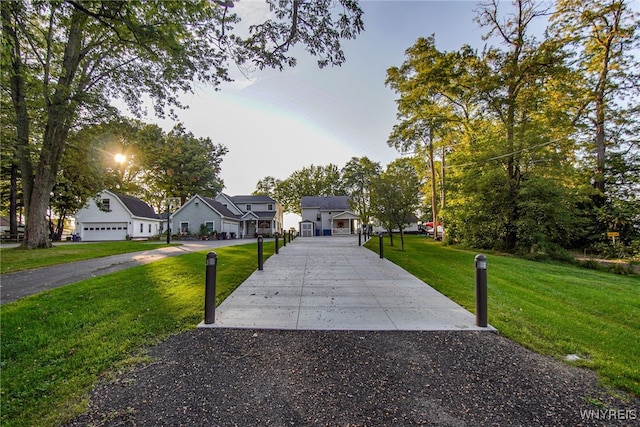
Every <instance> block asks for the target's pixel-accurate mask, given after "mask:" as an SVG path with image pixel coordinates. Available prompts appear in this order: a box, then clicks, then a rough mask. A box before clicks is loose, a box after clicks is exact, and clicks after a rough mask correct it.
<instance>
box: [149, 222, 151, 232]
mask: <svg viewBox="0 0 640 427" xmlns="http://www.w3.org/2000/svg"><path fill="white" fill-rule="evenodd" d="M149 233H151V224H149Z"/></svg>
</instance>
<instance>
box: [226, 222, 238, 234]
mask: <svg viewBox="0 0 640 427" xmlns="http://www.w3.org/2000/svg"><path fill="white" fill-rule="evenodd" d="M222 231H223V232H225V233H227V235H228V236H230V235H231V233H233V236H238V234H239V230H238V223H237V222H233V221H224V220H223V221H222Z"/></svg>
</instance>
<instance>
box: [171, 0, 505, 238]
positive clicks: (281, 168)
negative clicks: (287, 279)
mask: <svg viewBox="0 0 640 427" xmlns="http://www.w3.org/2000/svg"><path fill="white" fill-rule="evenodd" d="M507 3H508V2H505V4H507ZM361 7H362V9H363V10H364V25H365V31H364V32H363V33H361V34H360V36H359V37H358V38H357V39H355V40H349V41H346V42H344V43H343V48H344V51H345V55H346V58H347V60H346V63H345V64H344V65H343V66H341V67H334V68H324V69H318V67H317V66H316V60H315V59H314V58H313V57H311V56H310V55H305V54H302V55H299V56H298V65H297V66H296V67H295V68H292V69H287V70H285V71H282V72H280V71H274V70H265V71H259V70H251V71H250V72H249V78H248V79H247V78H246V77H245V76H243V75H242V74H240V73H239V72H237V70H232V71H234V75H235V76H236V81H235V82H234V83H229V84H224V85H222V86H221V88H220V89H221V91H218V92H215V91H214V90H213V89H212V88H209V87H206V86H198V87H197V88H196V90H195V93H194V94H189V95H186V96H184V97H183V98H182V99H183V101H184V102H185V103H186V104H187V105H189V106H190V109H188V110H186V111H181V112H179V113H178V115H179V120H180V121H181V122H183V123H184V124H185V126H186V128H187V129H188V130H189V131H191V132H193V133H194V134H195V135H196V136H199V137H210V138H211V139H212V140H213V141H214V142H217V143H222V144H224V145H225V146H226V147H227V148H228V149H229V153H228V154H227V155H226V156H225V158H224V161H223V162H222V178H223V179H224V182H225V187H226V188H225V190H224V191H225V192H226V193H228V194H231V195H238V194H250V193H251V192H252V191H253V190H254V189H255V185H256V183H257V182H258V180H260V179H261V178H264V177H265V176H268V175H271V176H274V177H276V178H279V179H284V178H286V177H288V176H289V175H290V174H291V173H292V172H293V171H295V170H299V169H301V168H302V167H304V166H309V165H311V164H315V165H326V164H329V163H334V164H336V165H338V166H339V167H342V166H343V165H344V164H345V163H346V162H347V161H348V160H349V159H350V158H351V157H353V156H356V157H362V156H367V157H369V158H370V159H372V160H374V161H377V162H380V163H381V164H382V165H383V166H384V165H386V164H387V163H389V162H390V161H392V160H393V159H395V158H397V157H398V153H397V152H396V151H395V150H394V149H392V148H389V147H388V146H387V138H388V136H389V134H390V133H391V130H392V128H393V125H394V124H395V123H396V106H395V99H396V94H395V93H394V92H393V91H392V90H391V89H390V88H388V87H386V86H385V84H384V81H385V78H386V70H387V69H388V68H389V67H392V66H399V65H401V64H402V61H403V60H404V52H405V50H406V49H407V48H408V47H410V46H412V45H413V43H414V42H415V41H416V39H417V38H418V37H427V36H429V35H430V34H432V33H435V36H436V42H437V45H438V48H439V49H440V50H446V51H449V50H458V49H459V48H460V47H461V46H462V45H464V44H470V45H471V46H473V47H476V48H482V46H483V45H484V41H483V40H482V35H483V34H484V33H485V32H486V31H485V29H481V28H479V26H478V24H477V23H476V22H474V17H475V12H474V9H475V8H476V7H477V6H476V2H472V1H455V0H450V1H374V0H365V1H361ZM235 10H236V12H237V13H238V14H239V15H240V16H246V17H247V19H254V20H260V19H261V18H262V17H264V14H265V13H266V12H267V11H266V9H265V8H264V2H258V1H253V0H240V1H239V2H238V3H237V4H236V7H235ZM160 124H161V125H162V126H163V127H164V128H166V129H169V128H171V127H172V126H173V124H175V122H170V121H164V122H160ZM295 221H296V219H295V218H293V219H289V221H288V222H287V221H285V222H286V224H285V225H286V226H287V227H288V226H292V225H297V224H295Z"/></svg>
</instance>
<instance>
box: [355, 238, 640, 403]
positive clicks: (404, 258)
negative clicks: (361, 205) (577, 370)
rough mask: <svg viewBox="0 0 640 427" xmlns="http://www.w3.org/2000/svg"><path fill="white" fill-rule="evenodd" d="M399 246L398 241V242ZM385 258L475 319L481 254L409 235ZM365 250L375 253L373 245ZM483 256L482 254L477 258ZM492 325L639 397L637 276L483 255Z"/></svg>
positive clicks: (639, 296) (639, 292) (639, 298)
mask: <svg viewBox="0 0 640 427" xmlns="http://www.w3.org/2000/svg"><path fill="white" fill-rule="evenodd" d="M396 240H398V241H399V239H396ZM384 243H385V248H384V254H385V257H386V258H388V259H389V260H391V261H393V262H394V263H396V264H398V265H399V266H401V267H403V268H404V269H405V270H407V271H409V272H410V273H412V274H413V275H415V276H416V277H418V278H420V279H421V280H423V281H424V282H426V283H427V284H429V285H430V286H432V287H433V288H435V289H436V290H438V291H439V292H441V293H442V294H444V295H446V296H448V297H449V298H451V299H452V300H454V301H455V302H457V303H458V304H460V305H462V306H463V307H465V308H466V309H468V310H469V311H471V312H472V313H475V278H474V275H475V270H474V257H475V255H476V254H477V253H478V252H472V251H468V250H461V249H457V248H455V247H450V246H443V245H442V244H441V243H437V242H434V241H433V240H430V239H428V238H425V237H419V236H406V241H405V251H404V252H402V251H400V245H399V244H398V243H396V245H395V246H390V245H389V240H388V239H387V238H385V241H384ZM367 247H368V248H370V249H371V250H373V251H378V239H371V240H370V241H369V242H368V243H367ZM479 252H480V251H479ZM487 258H488V271H487V273H488V287H489V289H488V294H489V295H488V298H489V303H488V304H489V307H488V315H489V323H490V324H491V325H492V326H494V327H496V328H497V329H498V330H499V331H500V333H501V334H502V335H504V336H506V337H509V338H510V339H513V340H514V341H516V342H518V343H520V344H522V345H524V346H525V347H527V348H530V349H533V350H535V351H537V352H539V353H542V354H547V355H550V356H553V357H555V358H557V359H560V360H565V357H566V356H567V355H569V354H577V355H578V356H580V357H581V358H582V360H579V361H577V362H575V363H576V364H577V365H580V366H585V367H588V368H591V369H593V370H595V371H596V372H597V373H598V374H599V375H600V378H601V379H602V380H603V382H604V383H605V384H607V385H610V386H613V387H617V388H620V389H622V390H625V391H628V392H631V393H633V394H635V395H636V396H640V368H639V367H640V277H638V276H621V275H616V274H612V273H607V272H602V271H595V270H589V269H585V268H581V267H577V266H572V265H563V264H558V263H545V262H534V261H530V260H524V259H520V258H516V257H512V256H501V255H497V254H488V255H487Z"/></svg>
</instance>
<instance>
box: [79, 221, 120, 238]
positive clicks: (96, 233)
mask: <svg viewBox="0 0 640 427" xmlns="http://www.w3.org/2000/svg"><path fill="white" fill-rule="evenodd" d="M81 236H82V240H85V241H103V240H125V239H126V238H127V223H126V222H100V223H99V222H95V223H93V222H85V223H83V224H82V234H81Z"/></svg>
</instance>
